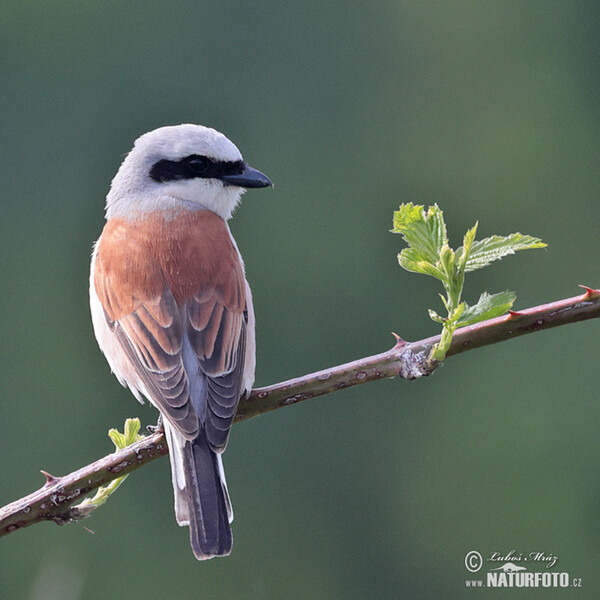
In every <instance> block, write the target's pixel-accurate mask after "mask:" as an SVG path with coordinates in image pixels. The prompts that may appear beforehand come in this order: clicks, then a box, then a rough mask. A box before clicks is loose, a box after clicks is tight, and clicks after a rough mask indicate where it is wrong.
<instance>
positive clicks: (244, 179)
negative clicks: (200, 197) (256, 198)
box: [219, 163, 273, 188]
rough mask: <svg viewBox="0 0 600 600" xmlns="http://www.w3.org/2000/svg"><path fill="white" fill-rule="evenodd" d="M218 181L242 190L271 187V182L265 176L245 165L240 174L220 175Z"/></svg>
mask: <svg viewBox="0 0 600 600" xmlns="http://www.w3.org/2000/svg"><path fill="white" fill-rule="evenodd" d="M219 179H220V180H221V181H222V182H223V183H224V184H225V185H236V186H238V187H243V188H263V187H273V184H272V183H271V180H270V179H269V178H268V177H267V176H266V175H263V174H262V173H261V172H260V171H257V170H256V169H253V168H252V167H249V166H248V165H247V164H246V163H244V168H243V169H242V172H241V173H236V174H232V175H221V176H220V177H219Z"/></svg>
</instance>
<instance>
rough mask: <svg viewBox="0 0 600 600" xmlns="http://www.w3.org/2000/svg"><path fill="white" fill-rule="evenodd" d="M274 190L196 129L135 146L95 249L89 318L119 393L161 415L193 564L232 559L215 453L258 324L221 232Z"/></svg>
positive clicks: (250, 370) (227, 146)
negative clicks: (247, 197) (248, 195)
mask: <svg viewBox="0 0 600 600" xmlns="http://www.w3.org/2000/svg"><path fill="white" fill-rule="evenodd" d="M265 187H273V186H272V183H271V180H270V179H269V178H268V177H267V176H266V175H264V174H263V173H261V172H260V171H257V170H256V169H253V168H252V167H250V166H249V165H248V164H247V163H246V162H245V161H244V159H243V158H242V155H241V153H240V151H239V150H238V148H237V146H235V144H234V143H233V142H231V141H230V140H229V139H228V138H227V137H226V136H225V135H224V134H222V133H220V132H218V131H216V130H215V129H212V128H210V127H204V126H202V125H194V124H182V125H172V126H165V127H160V128H158V129H155V130H153V131H150V132H148V133H145V134H143V135H142V136H140V137H139V138H138V139H137V140H136V141H135V142H134V145H133V148H132V150H131V151H130V152H129V153H128V154H127V155H126V157H125V159H124V160H123V162H122V164H121V166H120V168H119V169H118V171H117V174H116V175H115V177H114V179H113V180H112V183H111V186H110V190H109V192H108V195H107V198H106V207H105V218H106V223H105V224H104V228H103V230H102V233H101V235H100V238H99V239H98V240H97V242H96V243H95V244H94V247H93V252H92V262H91V269H90V309H91V317H92V323H93V328H94V333H95V336H96V340H97V342H98V345H99V346H100V349H101V351H102V353H103V354H104V356H105V357H106V359H107V361H108V363H109V366H110V368H111V370H112V372H113V373H114V375H116V377H117V379H118V380H119V382H120V383H121V384H122V385H124V386H125V387H129V388H130V390H131V392H132V393H133V395H134V396H135V397H136V398H137V399H138V400H139V401H140V402H142V403H143V402H144V398H146V399H147V400H149V401H150V403H151V404H152V405H154V406H155V407H156V408H157V409H158V410H159V413H160V416H159V423H161V422H162V427H163V428H164V432H165V437H166V440H167V444H168V446H169V456H170V462H171V472H172V482H173V492H174V503H175V517H176V520H177V522H178V524H179V525H180V526H189V530H190V544H191V547H192V550H193V552H194V555H195V556H196V558H197V559H198V560H204V559H209V558H212V557H214V556H226V555H228V554H230V552H231V548H232V544H233V537H232V533H231V522H232V521H233V511H232V508H231V501H230V499H229V493H228V491H227V483H226V481H225V472H224V470H223V461H222V456H221V455H222V453H223V451H224V450H225V447H226V445H227V441H228V438H229V432H230V428H231V425H232V422H233V418H234V415H235V412H236V409H237V405H238V402H239V400H240V398H241V397H243V396H245V395H248V394H249V393H250V390H251V389H252V385H253V383H254V371H255V364H256V356H255V355H256V351H255V317H254V309H253V305H252V294H251V291H250V287H249V285H248V282H247V281H246V276H245V269H244V262H243V260H242V257H241V255H240V252H239V250H238V247H237V244H236V242H235V240H234V238H233V236H232V234H231V231H230V229H229V225H228V223H227V221H228V220H229V219H230V218H231V216H232V213H233V212H234V210H235V208H236V207H237V205H238V204H239V202H240V199H241V196H242V194H243V193H244V192H245V191H246V189H248V188H265Z"/></svg>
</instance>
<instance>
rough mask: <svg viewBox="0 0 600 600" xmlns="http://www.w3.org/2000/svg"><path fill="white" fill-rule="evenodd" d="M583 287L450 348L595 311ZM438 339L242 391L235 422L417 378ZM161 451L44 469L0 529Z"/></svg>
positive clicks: (463, 336)
mask: <svg viewBox="0 0 600 600" xmlns="http://www.w3.org/2000/svg"><path fill="white" fill-rule="evenodd" d="M585 290H586V291H585V293H584V294H583V295H580V296H575V297H573V298H567V299H565V300H559V301H557V302H552V303H550V304H543V305H540V306H535V307H533V308H529V309H527V310H523V311H519V312H513V311H511V312H510V313H509V314H507V315H505V316H502V317H497V318H495V319H490V320H488V321H484V322H482V323H478V324H477V325H472V326H469V327H463V328H461V329H459V330H457V331H456V332H455V333H454V336H453V338H452V345H451V347H450V350H449V351H448V354H447V356H454V355H455V354H460V353H462V352H466V351H467V350H472V349H474V348H479V347H481V346H488V345H490V344H495V343H497V342H502V341H504V340H509V339H512V338H515V337H518V336H521V335H525V334H528V333H534V332H536V331H542V330H544V329H549V328H551V327H558V326H559V325H566V324H568V323H576V322H578V321H584V320H587V319H594V318H597V317H600V290H593V289H591V288H585ZM439 340H440V336H434V337H430V338H427V339H424V340H420V341H418V342H411V343H408V342H404V341H403V340H401V339H399V338H398V342H397V344H396V345H395V346H394V347H393V348H392V349H391V350H388V351H387V352H382V353H381V354H376V355H374V356H369V357H367V358H362V359H359V360H355V361H353V362H350V363H346V364H344V365H339V366H337V367H332V368H330V369H325V370H324V371H319V372H317V373H312V374H310V375H305V376H304V377H298V378H296V379H290V380H289V381H284V382H282V383H278V384H275V385H271V386H268V387H264V388H258V389H255V390H253V391H252V393H251V394H250V396H249V397H248V398H247V399H243V400H242V401H240V404H239V407H238V411H237V414H236V416H235V422H236V423H237V422H240V421H244V420H246V419H250V418H251V417H255V416H258V415H261V414H264V413H266V412H269V411H271V410H275V409H276V408H281V407H283V406H290V405H292V404H296V403H297V402H300V401H301V400H307V399H308V398H314V397H316V396H321V395H323V394H328V393H330V392H334V391H336V390H340V389H343V388H347V387H350V386H353V385H359V384H362V383H367V382H369V381H375V380H377V379H383V378H385V377H396V376H400V377H402V378H404V379H416V378H417V377H422V376H426V375H429V374H431V373H432V372H433V371H434V370H435V368H436V366H437V365H436V364H430V363H429V362H428V361H427V357H428V355H429V352H430V350H431V348H432V347H433V345H434V344H436V343H437V342H439ZM165 454H168V448H167V445H166V443H165V440H164V437H163V435H162V434H161V433H154V434H152V435H149V436H147V437H145V438H144V439H143V440H141V441H139V442H136V443H135V444H133V445H132V446H128V447H127V448H125V449H123V450H119V451H118V452H115V453H113V454H110V455H108V456H105V457H104V458H101V459H100V460H97V461H96V462H94V463H92V464H90V465H88V466H86V467H83V468H82V469H79V470H78V471H75V472H73V473H70V474H69V475H65V476H64V477H54V476H52V475H49V474H47V473H44V475H45V476H46V483H45V485H44V486H43V487H42V488H40V489H39V490H37V491H36V492H34V493H33V494H30V495H29V496H26V497H24V498H21V499H20V500H17V501H16V502H13V503H11V504H8V505H7V506H5V507H3V508H0V537H2V536H3V535H7V534H8V533H11V532H13V531H15V530H17V529H20V528H22V527H27V526H29V525H33V524H34V523H38V522H40V521H48V520H50V521H54V522H55V523H58V524H59V525H63V524H65V523H67V522H69V521H72V520H76V519H80V518H83V517H84V516H86V515H85V514H82V513H81V512H80V511H79V510H78V508H77V507H73V506H72V505H73V504H74V503H75V502H77V501H79V500H81V499H83V497H84V496H85V495H86V494H89V493H90V492H92V491H94V490H95V489H97V488H98V487H100V486H102V485H106V484H107V483H109V482H110V481H112V480H113V479H116V478H117V477H120V476H122V475H125V474H127V473H130V472H131V471H134V470H135V469H138V468H139V467H141V466H142V465H144V464H146V463H148V462H150V461H152V460H155V459H156V458H159V457H160V456H163V455H165Z"/></svg>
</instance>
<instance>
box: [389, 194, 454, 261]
mask: <svg viewBox="0 0 600 600" xmlns="http://www.w3.org/2000/svg"><path fill="white" fill-rule="evenodd" d="M392 233H400V234H402V237H403V238H404V241H405V242H406V243H407V244H408V245H409V246H410V247H411V248H413V249H414V250H415V251H417V252H418V253H419V254H420V255H421V257H422V259H423V260H425V261H427V262H429V263H431V264H435V263H436V262H437V261H438V259H439V254H440V251H441V249H442V247H443V246H444V244H446V242H447V241H448V239H447V234H446V224H445V223H444V213H443V212H442V211H441V210H440V209H439V207H438V206H437V204H436V205H435V206H430V207H429V208H428V209H427V212H425V210H424V207H423V206H422V205H414V204H412V202H410V203H408V204H401V205H400V209H399V210H396V211H394V228H393V229H392Z"/></svg>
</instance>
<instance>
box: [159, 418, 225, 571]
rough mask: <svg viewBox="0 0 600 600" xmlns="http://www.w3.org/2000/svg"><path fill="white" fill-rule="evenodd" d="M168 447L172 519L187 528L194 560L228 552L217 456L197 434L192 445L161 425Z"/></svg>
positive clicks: (221, 485)
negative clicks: (173, 514) (173, 498)
mask: <svg viewBox="0 0 600 600" xmlns="http://www.w3.org/2000/svg"><path fill="white" fill-rule="evenodd" d="M165 431H166V434H167V441H168V443H169V450H170V458H171V470H172V474H173V491H174V494H175V516H176V518H177V522H178V523H179V525H189V528H190V543H191V545H192V550H193V551H194V555H195V556H196V558H197V559H198V560H205V559H207V558H212V557H213V556H226V555H228V554H229V553H230V552H231V547H232V545H233V537H232V534H231V527H230V526H229V524H230V523H231V521H233V513H232V510H231V502H230V500H229V494H228V493H227V484H226V482H225V473H224V471H223V463H222V461H221V455H220V454H217V453H215V452H214V451H213V450H212V449H211V448H210V446H209V445H208V441H207V439H206V436H205V434H204V431H202V430H200V433H199V434H198V437H197V438H196V439H195V440H193V441H191V442H190V441H187V440H185V439H184V438H183V437H182V436H181V435H180V434H179V433H178V432H177V431H174V430H173V429H171V427H170V426H169V425H168V423H165Z"/></svg>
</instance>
